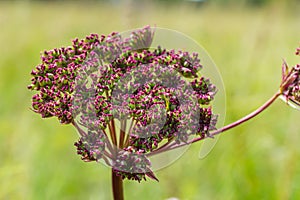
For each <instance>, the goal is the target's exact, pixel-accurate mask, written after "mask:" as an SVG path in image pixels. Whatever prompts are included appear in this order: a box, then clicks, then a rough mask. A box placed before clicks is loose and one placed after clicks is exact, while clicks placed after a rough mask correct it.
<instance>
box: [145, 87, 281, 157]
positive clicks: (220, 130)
mask: <svg viewBox="0 0 300 200" xmlns="http://www.w3.org/2000/svg"><path fill="white" fill-rule="evenodd" d="M281 94H282V93H281V91H278V92H276V93H275V94H274V95H273V96H272V97H271V98H270V99H269V100H268V101H266V102H265V103H264V104H263V105H262V106H261V107H259V108H258V109H256V110H255V111H253V112H252V113H250V114H248V115H246V116H245V117H243V118H241V119H239V120H237V121H235V122H233V123H231V124H228V125H227V126H224V127H222V128H220V129H218V130H215V131H213V132H211V133H210V134H209V136H205V137H199V138H195V139H193V140H190V141H188V142H187V143H181V144H177V145H171V146H165V148H160V149H157V150H155V151H153V152H151V153H149V154H148V156H153V155H155V154H158V153H162V152H165V151H169V150H172V149H176V148H179V147H183V146H185V145H189V144H192V143H195V142H198V141H200V140H203V139H205V138H208V137H213V136H215V135H218V134H220V133H222V132H225V131H227V130H229V129H232V128H234V127H236V126H238V125H240V124H242V123H244V122H246V121H248V120H250V119H252V118H253V117H255V116H257V115H258V114H260V113H261V112H262V111H264V110H265V109H266V108H268V107H269V106H270V105H271V104H272V103H273V102H274V101H275V100H276V99H277V98H278V97H279V96H280V95H281Z"/></svg>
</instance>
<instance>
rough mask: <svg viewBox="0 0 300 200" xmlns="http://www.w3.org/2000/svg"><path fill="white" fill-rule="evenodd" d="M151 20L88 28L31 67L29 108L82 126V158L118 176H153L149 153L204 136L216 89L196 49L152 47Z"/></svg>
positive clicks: (211, 118)
mask: <svg viewBox="0 0 300 200" xmlns="http://www.w3.org/2000/svg"><path fill="white" fill-rule="evenodd" d="M154 36H155V31H154V29H152V28H150V27H149V26H146V27H144V28H143V29H140V30H137V31H134V32H132V33H131V35H130V36H129V37H125V38H124V37H122V36H121V34H119V33H112V34H110V35H108V36H104V35H101V36H98V35H97V34H91V35H89V36H87V37H86V38H85V39H83V40H79V39H75V40H73V43H72V46H69V47H62V48H59V49H54V50H50V51H45V52H44V53H43V54H42V56H41V60H42V62H41V64H39V65H38V66H37V67H36V69H35V70H33V71H32V72H31V75H32V80H31V82H32V83H31V84H30V85H29V86H28V88H29V89H31V90H35V91H37V93H36V94H35V95H34V96H33V97H32V110H33V111H34V112H36V113H39V114H41V116H42V117H43V118H47V117H53V116H55V117H57V118H58V119H59V121H60V123H62V124H72V125H73V126H74V127H76V129H77V130H78V132H79V133H80V138H79V141H77V142H76V143H75V146H76V147H77V153H78V154H79V155H81V158H82V160H84V161H97V162H98V161H100V160H102V161H104V162H105V163H106V164H107V165H109V166H110V167H112V168H113V170H114V172H115V173H116V174H118V175H119V176H121V177H122V178H123V179H124V178H128V179H131V180H137V181H141V180H142V179H145V177H146V176H148V177H150V178H152V179H156V180H157V178H156V177H155V175H154V173H153V172H152V170H151V160H150V159H149V156H150V155H153V154H155V153H156V152H163V151H164V150H169V149H172V148H174V147H176V145H184V144H189V143H191V141H192V140H193V139H194V138H195V137H196V138H205V137H208V136H209V132H210V131H212V130H215V125H216V121H217V117H216V115H214V114H213V111H212V107H211V102H212V100H213V99H214V95H215V94H216V92H217V89H216V87H215V86H214V85H213V84H212V83H210V80H209V79H207V78H205V77H204V76H203V75H201V74H200V70H201V69H202V65H201V64H200V59H199V58H198V54H197V53H192V54H191V53H189V52H185V51H182V50H174V49H165V48H164V47H161V46H157V47H154V48H153V47H152V46H151V44H152V40H153V37H154Z"/></svg>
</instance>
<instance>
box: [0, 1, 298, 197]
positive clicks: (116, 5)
mask: <svg viewBox="0 0 300 200" xmlns="http://www.w3.org/2000/svg"><path fill="white" fill-rule="evenodd" d="M299 10H300V1H299V0H248V1H246V0H242V1H233V0H215V1H214V0H206V1H194V0H190V1H188V0H186V1H179V0H177V1H171V0H169V1H140V0H139V1H138V0H131V1H129V0H123V1H121V0H120V1H117V0H114V1H25V0H24V1H1V2H0V27H1V28H0V29H1V30H0V94H1V96H0V155H1V157H0V199H25V200H27V199H30V200H39V199H45V200H46V199H51V200H52V199H62V200H69V199H70V200H71V199H72V200H76V199H78V200H81V199H91V200H94V199H111V198H112V195H111V182H110V169H108V168H107V167H105V166H103V165H100V164H96V163H84V162H82V161H81V160H80V157H79V156H77V155H76V151H75V147H74V146H73V143H74V141H76V140H77V139H78V135H77V133H76V131H75V129H74V128H73V127H72V126H64V125H60V124H59V122H58V121H57V120H56V119H41V118H40V116H39V115H37V114H35V113H33V112H32V111H30V109H29V108H30V104H31V96H32V95H33V93H32V92H30V91H28V90H27V89H26V86H27V85H28V84H29V83H30V78H31V77H30V71H31V70H32V69H33V68H34V67H35V66H36V65H37V64H39V62H40V60H39V59H40V52H41V51H42V50H46V49H52V48H55V47H60V46H66V45H69V44H70V42H71V39H73V38H75V37H79V38H83V37H84V36H85V35H88V34H89V33H91V32H93V33H99V34H108V33H110V32H112V31H125V30H128V29H133V28H138V27H142V26H144V25H147V24H149V25H156V26H158V27H163V28H169V29H174V30H177V31H180V32H183V33H185V34H187V35H188V36H190V37H192V38H194V39H195V40H196V41H197V42H198V43H199V44H201V45H202V46H203V47H204V48H205V49H206V50H207V51H208V53H209V54H210V56H211V57H212V59H213V60H214V61H215V63H216V65H217V66H218V67H219V70H220V73H221V74H222V77H223V81H224V84H225V87H226V95H227V102H226V105H227V106H226V110H227V113H226V120H225V123H226V124H227V123H230V122H232V121H234V120H237V119H239V118H240V117H242V116H244V115H245V114H247V113H249V112H250V111H252V110H254V109H256V108H257V107H258V106H259V105H261V104H262V103H263V102H264V101H266V100H267V99H268V98H269V97H270V96H271V95H272V94H273V93H274V92H275V91H276V90H277V88H278V85H279V82H280V78H281V74H280V73H281V63H282V59H283V58H285V59H286V60H287V62H288V63H289V64H290V65H294V64H296V63H299V57H296V56H295V55H294V52H295V48H296V47H297V46H298V45H299V42H300V12H299ZM299 117H300V112H299V111H297V110H294V109H292V108H290V107H288V106H287V105H286V104H285V103H284V102H282V101H280V100H279V101H276V102H275V103H274V105H272V106H271V107H270V108H269V109H268V110H266V111H265V112H263V113H262V114H261V115H260V116H258V117H256V118H255V119H253V120H251V121H250V122H247V123H246V124H243V125H241V126H240V127H238V128H236V129H234V130H230V131H229V132H227V133H224V135H222V136H221V137H220V138H219V140H218V142H217V144H216V146H215V148H214V149H213V151H211V152H210V154H209V155H208V156H207V157H205V158H204V159H199V158H198V154H199V149H200V146H201V144H194V145H192V147H191V148H190V149H189V150H188V151H187V152H186V153H185V154H184V156H183V157H181V159H179V160H178V161H176V162H175V163H174V164H172V165H171V166H169V167H167V168H164V169H162V170H160V171H158V172H157V176H158V178H159V179H160V182H159V183H158V182H155V181H152V180H147V181H146V182H142V183H137V182H130V181H125V186H124V187H125V197H126V199H145V200H146V199H168V198H170V197H176V198H179V199H182V200H185V199H187V200H200V199H222V200H227V199H230V200H232V199H233V200H234V199H280V200H283V199H300V147H299V144H300V125H299Z"/></svg>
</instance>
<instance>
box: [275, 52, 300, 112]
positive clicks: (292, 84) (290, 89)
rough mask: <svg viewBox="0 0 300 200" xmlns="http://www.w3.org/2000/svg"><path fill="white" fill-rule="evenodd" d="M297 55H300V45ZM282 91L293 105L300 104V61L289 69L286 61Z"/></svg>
mask: <svg viewBox="0 0 300 200" xmlns="http://www.w3.org/2000/svg"><path fill="white" fill-rule="evenodd" d="M295 54H296V55H298V56H300V47H299V48H297V49H296V52H295ZM280 89H281V93H282V94H283V96H284V97H285V98H286V100H287V101H289V102H290V103H291V104H292V105H294V106H297V107H299V106H300V63H299V64H297V65H295V66H294V67H292V68H291V70H289V69H288V65H287V64H286V63H285V62H284V63H283V66H282V83H281V85H280Z"/></svg>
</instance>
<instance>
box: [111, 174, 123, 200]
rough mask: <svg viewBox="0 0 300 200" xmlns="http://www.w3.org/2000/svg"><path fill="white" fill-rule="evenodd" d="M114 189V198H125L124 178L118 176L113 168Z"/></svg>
mask: <svg viewBox="0 0 300 200" xmlns="http://www.w3.org/2000/svg"><path fill="white" fill-rule="evenodd" d="M111 173H112V189H113V197H114V200H124V194H123V180H122V177H121V176H118V175H117V174H116V173H115V172H114V170H113V169H112V171H111Z"/></svg>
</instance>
